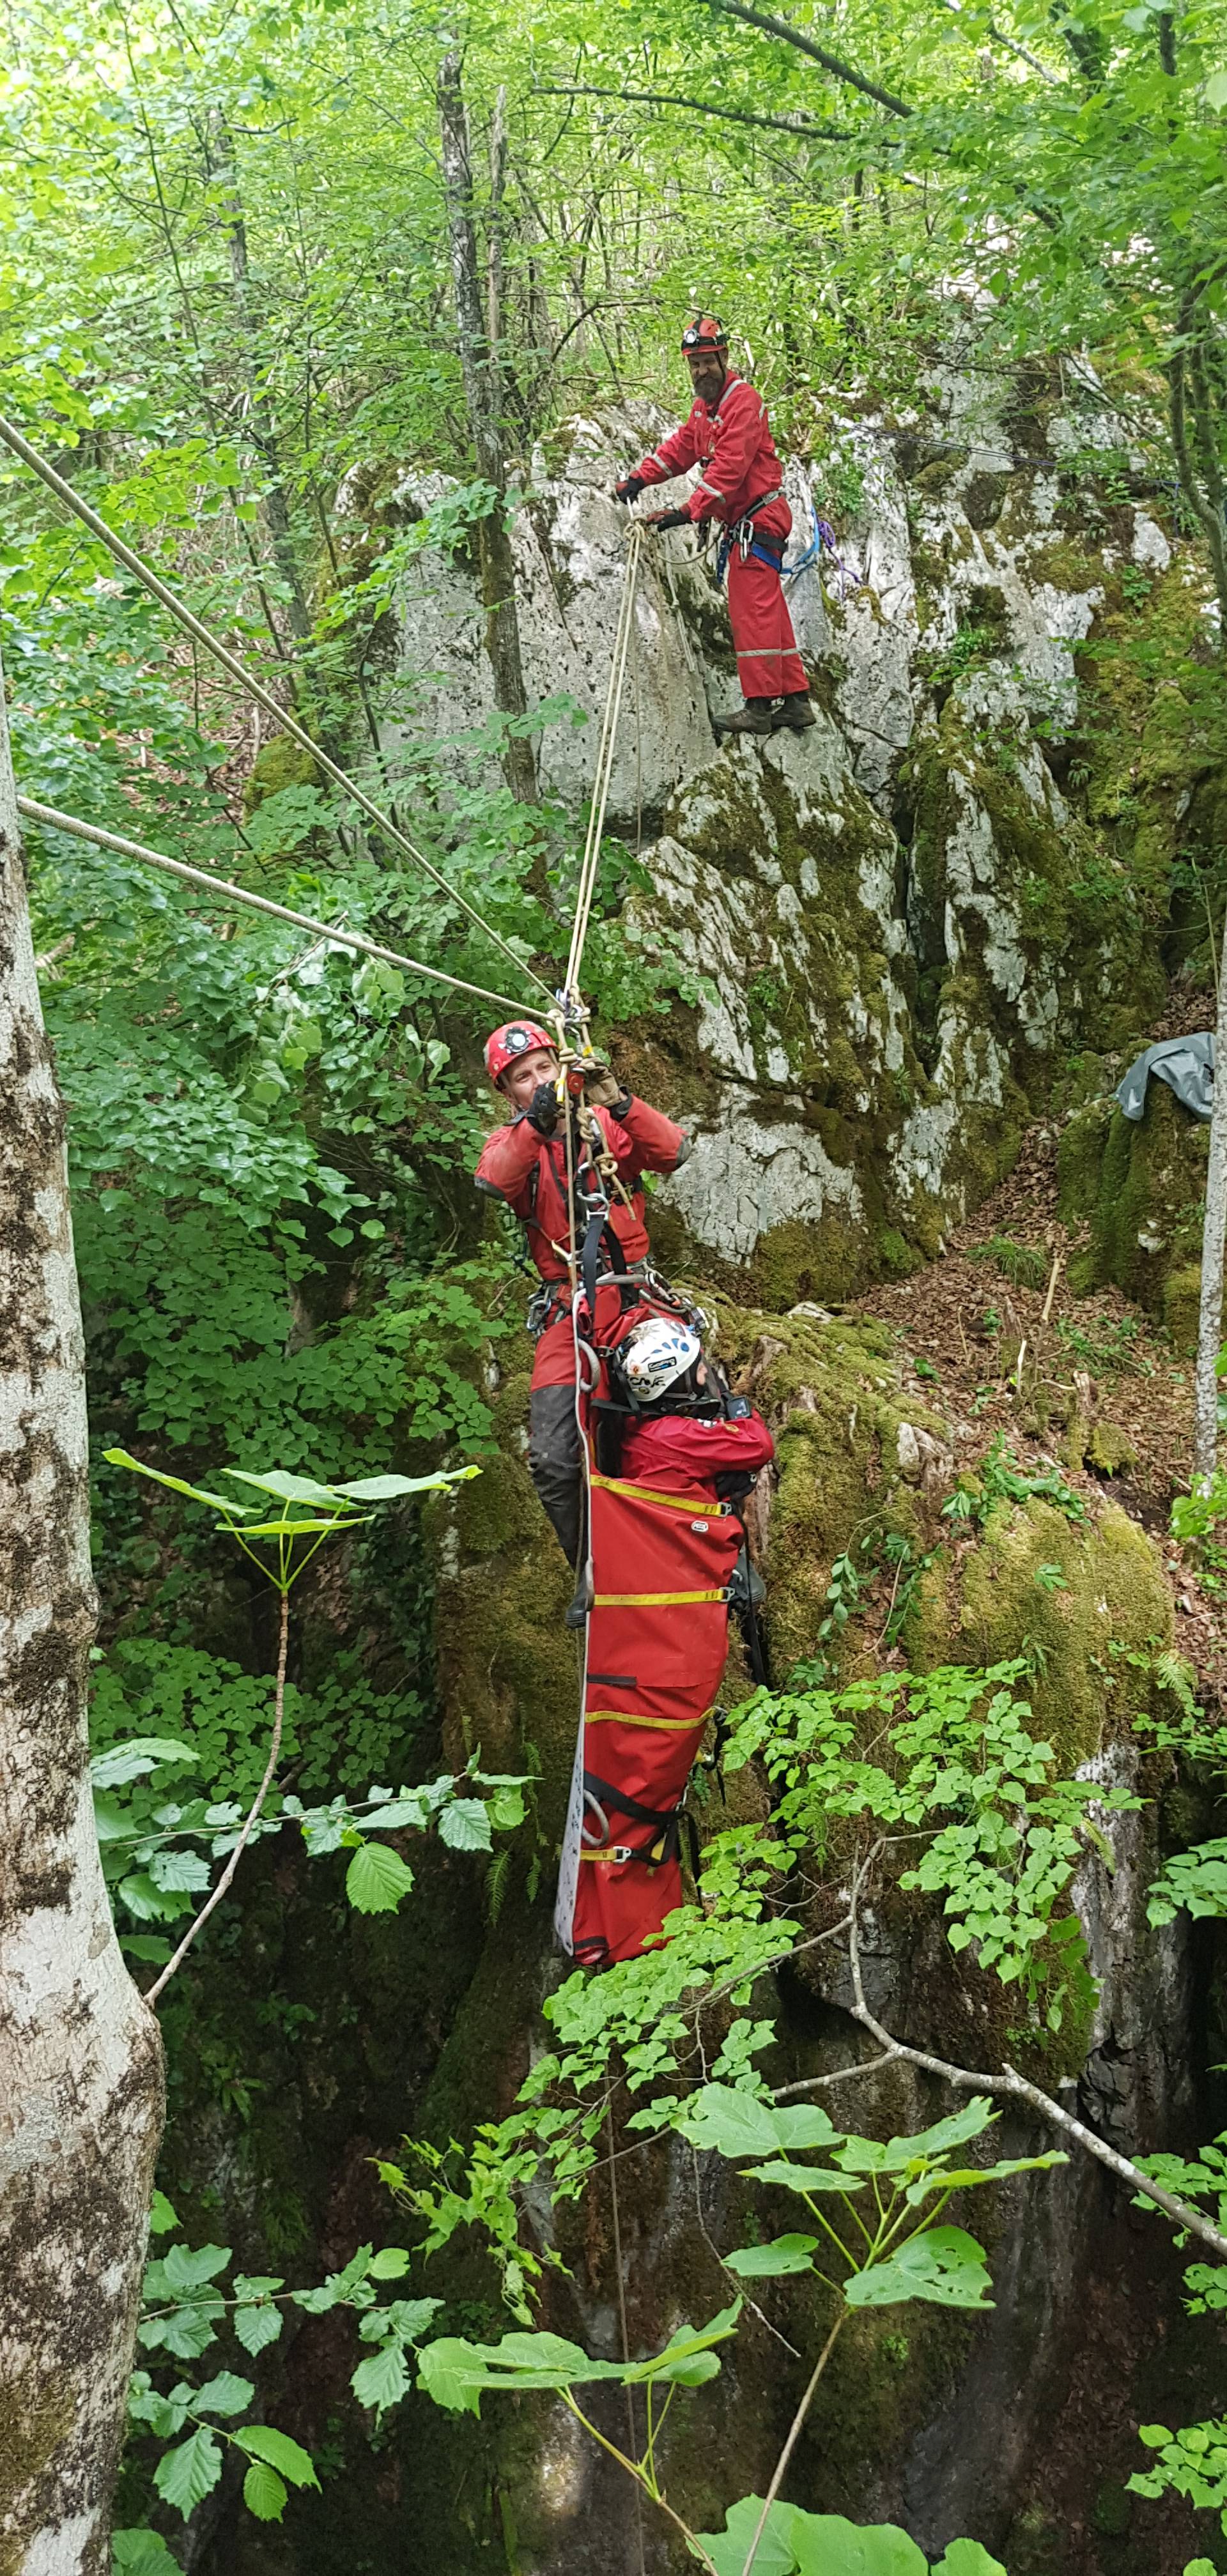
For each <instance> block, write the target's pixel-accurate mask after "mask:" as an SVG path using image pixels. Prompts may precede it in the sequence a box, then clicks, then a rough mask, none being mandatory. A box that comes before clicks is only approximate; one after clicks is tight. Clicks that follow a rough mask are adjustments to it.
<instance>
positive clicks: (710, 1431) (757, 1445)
mask: <svg viewBox="0 0 1227 2576" xmlns="http://www.w3.org/2000/svg"><path fill="white" fill-rule="evenodd" d="M774 1456H775V1442H774V1441H773V1439H772V1437H771V1434H770V1432H769V1431H768V1429H767V1425H766V1423H765V1422H764V1420H763V1417H762V1415H761V1413H747V1414H743V1415H742V1417H741V1419H740V1421H734V1422H725V1421H722V1420H716V1421H714V1422H711V1421H707V1420H704V1419H703V1418H702V1417H701V1416H697V1415H695V1414H693V1413H658V1414H645V1415H644V1417H643V1419H642V1421H639V1422H634V1423H632V1424H631V1425H630V1427H629V1429H627V1430H626V1431H624V1432H623V1435H622V1459H621V1465H620V1469H619V1480H620V1481H621V1482H622V1483H624V1484H629V1485H650V1486H651V1487H652V1490H653V1492H655V1493H662V1492H664V1493H668V1492H673V1493H678V1492H683V1491H684V1492H686V1493H688V1494H689V1493H694V1494H696V1495H699V1494H704V1492H705V1490H706V1495H708V1496H713V1497H714V1494H715V1479H716V1477H717V1476H723V1475H726V1474H727V1473H728V1471H729V1469H730V1468H731V1467H743V1468H745V1469H746V1470H747V1471H748V1472H749V1473H750V1474H754V1473H755V1472H756V1470H757V1469H758V1468H759V1467H765V1466H766V1464H767V1462H768V1459H770V1458H774ZM738 1544H739V1545H740V1541H739V1542H738Z"/></svg>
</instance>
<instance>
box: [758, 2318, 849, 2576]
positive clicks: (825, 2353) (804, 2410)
mask: <svg viewBox="0 0 1227 2576" xmlns="http://www.w3.org/2000/svg"><path fill="white" fill-rule="evenodd" d="M849 2314H850V2311H849V2310H848V2309H847V2308H841V2309H840V2312H839V2315H838V2316H837V2317H836V2319H835V2323H834V2325H833V2326H832V2328H831V2331H830V2333H829V2335H828V2336H827V2339H826V2342H825V2343H824V2345H823V2347H822V2350H821V2352H820V2353H819V2355H818V2359H817V2361H816V2362H815V2363H814V2367H813V2371H812V2373H811V2375H810V2381H809V2386H808V2387H807V2389H806V2391H805V2395H804V2397H803V2398H802V2400H801V2403H800V2405H799V2406H798V2408H797V2411H796V2414H795V2415H794V2416H793V2419H792V2422H791V2424H790V2425H789V2427H788V2438H787V2440H786V2442H785V2444H784V2448H783V2450H782V2451H781V2453H780V2456H779V2458H778V2460H777V2461H776V2464H775V2468H774V2470H773V2471H772V2476H771V2484H770V2486H769V2487H768V2489H767V2492H766V2495H765V2496H764V2498H763V2509H762V2512H761V2513H760V2515H759V2517H758V2523H757V2527H756V2529H755V2533H754V2538H753V2540H752V2541H751V2543H750V2546H749V2548H748V2550H747V2551H746V2555H745V2563H744V2565H743V2567H742V2571H741V2576H750V2570H751V2568H752V2567H753V2565H754V2561H755V2559H756V2558H757V2556H758V2544H759V2542H760V2540H761V2539H762V2536H763V2533H764V2532H765V2530H766V2528H767V2516H768V2514H769V2513H770V2511H771V2508H772V2505H773V2504H774V2503H775V2500H776V2497H777V2496H778V2494H779V2492H780V2488H781V2487H782V2485H783V2483H784V2472H785V2470H786V2468H787V2466H788V2463H789V2461H790V2459H791V2458H792V2455H793V2452H794V2451H795V2449H796V2447H797V2444H798V2442H799V2441H800V2438H801V2431H802V2427H803V2425H804V2423H805V2418H806V2416H807V2415H808V2413H809V2410H810V2405H811V2403H812V2400H813V2396H814V2392H815V2390H816V2388H817V2386H818V2382H819V2380H820V2379H821V2377H822V2374H823V2371H824V2370H825V2369H826V2366H827V2363H828V2361H829V2360H830V2358H831V2354H832V2352H833V2350H834V2347H835V2338H836V2336H837V2335H838V2334H839V2333H840V2332H841V2331H842V2329H843V2327H844V2326H846V2324H847V2322H848V2317H849Z"/></svg>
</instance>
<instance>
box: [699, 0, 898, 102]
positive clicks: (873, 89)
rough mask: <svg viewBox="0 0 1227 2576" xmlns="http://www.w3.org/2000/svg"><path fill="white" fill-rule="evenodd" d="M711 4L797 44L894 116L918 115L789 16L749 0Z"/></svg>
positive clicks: (718, 11) (726, 14)
mask: <svg viewBox="0 0 1227 2576" xmlns="http://www.w3.org/2000/svg"><path fill="white" fill-rule="evenodd" d="M711 7H712V9H713V11H714V12H715V14H716V16H717V17H720V18H740V19H742V20H743V21H744V23H745V25H746V26H747V27H757V28H758V29H759V32H760V34H762V35H764V36H778V37H779V38H780V39H781V41H782V43H784V44H786V45H795V46H796V49H797V52H798V53H799V54H808V55H809V58H810V61H811V62H815V63H821V65H822V68H823V70H824V72H830V74H831V76H832V78H833V79H834V80H839V81H844V82H846V84H847V86H848V88H849V89H856V90H859V91H860V93H861V96H862V98H872V99H876V101H877V103H878V106H879V107H888V108H889V109H890V111H891V114H892V116H914V115H915V112H916V111H915V109H914V108H912V107H909V105H908V102H907V100H906V99H905V98H896V97H895V94H894V91H893V90H889V89H881V88H879V86H878V83H877V82H876V81H871V80H867V79H866V77H865V74H864V72H858V71H857V70H855V69H854V67H853V65H852V64H851V63H845V62H844V61H843V60H842V59H841V57H840V55H838V54H829V53H828V52H827V49H826V47H825V45H816V44H815V43H814V39H813V37H812V36H804V35H802V33H801V30H800V28H799V27H794V26H792V25H791V23H790V21H789V20H788V19H787V18H773V17H770V16H769V15H768V13H767V11H766V10H765V9H750V8H747V6H746V0H711Z"/></svg>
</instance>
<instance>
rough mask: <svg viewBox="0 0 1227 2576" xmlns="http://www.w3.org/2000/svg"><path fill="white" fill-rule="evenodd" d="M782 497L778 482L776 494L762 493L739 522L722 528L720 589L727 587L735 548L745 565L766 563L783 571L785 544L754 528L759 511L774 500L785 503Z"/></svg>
mask: <svg viewBox="0 0 1227 2576" xmlns="http://www.w3.org/2000/svg"><path fill="white" fill-rule="evenodd" d="M783 498H784V486H783V484H782V483H777V485H776V487H775V490H774V492H760V494H759V496H758V499H757V501H751V503H750V506H749V508H748V509H747V510H744V511H743V512H742V515H741V517H740V518H739V519H734V520H733V521H732V523H731V524H730V525H728V526H726V527H723V528H722V529H721V531H720V535H719V538H718V540H717V543H716V588H717V590H722V589H723V587H724V576H725V574H726V572H727V571H728V567H729V557H730V555H731V554H732V551H733V548H734V546H736V548H737V551H738V553H739V555H740V556H741V560H742V562H743V563H747V562H750V561H753V562H754V563H765V564H770V566H771V568H772V571H773V572H778V571H779V570H780V567H781V565H782V563H783V561H784V547H783V544H782V542H781V543H779V544H777V543H776V541H775V539H774V538H773V537H768V536H765V535H764V534H763V533H762V531H761V530H760V529H758V528H756V527H755V525H754V522H755V519H756V517H757V516H758V513H759V511H760V510H766V509H768V508H769V507H770V505H771V503H772V502H773V501H782V500H783Z"/></svg>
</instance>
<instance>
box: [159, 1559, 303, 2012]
mask: <svg viewBox="0 0 1227 2576" xmlns="http://www.w3.org/2000/svg"><path fill="white" fill-rule="evenodd" d="M289 1642H290V1596H289V1593H288V1591H287V1592H283V1593H282V1595H281V1628H280V1633H279V1635H278V1639H277V1687H276V1694H275V1698H274V1702H273V1707H274V1716H273V1740H272V1743H271V1744H270V1746H269V1749H268V1761H267V1763H266V1764H265V1767H264V1778H263V1779H262V1781H261V1782H260V1786H259V1788H258V1789H257V1791H256V1794H255V1797H254V1798H253V1800H252V1803H251V1806H250V1807H249V1809H248V1811H247V1820H246V1823H245V1824H244V1826H243V1830H242V1833H241V1834H240V1835H239V1838H238V1841H237V1842H236V1844H235V1846H234V1850H233V1851H232V1852H231V1854H230V1858H229V1860H228V1861H227V1863H226V1866H225V1868H224V1870H223V1871H222V1874H221V1877H220V1878H219V1880H218V1882H217V1885H216V1887H215V1888H214V1890H213V1893H212V1895H211V1896H209V1897H207V1898H206V1899H205V1902H204V1904H203V1905H202V1906H201V1909H200V1912H199V1914H196V1915H194V1916H193V1918H192V1921H191V1922H190V1923H189V1925H188V1928H187V1930H186V1932H185V1933H184V1935H183V1939H182V1940H181V1942H180V1944H179V1947H178V1949H177V1950H176V1952H175V1955H174V1957H173V1959H168V1960H167V1963H166V1966H165V1967H164V1968H163V1970H162V1974H161V1976H160V1977H155V1978H154V1981H153V1984H152V1985H151V1986H150V1988H149V1990H148V1993H147V1994H146V1996H145V2001H146V2003H147V2004H156V2002H157V2000H158V1996H159V1995H160V1994H161V1992H162V1988H163V1986H165V1985H167V1984H169V1981H170V1979H171V1978H172V1977H173V1975H174V1973H175V1970H176V1968H177V1967H179V1966H180V1965H181V1963H182V1961H183V1960H184V1959H185V1958H186V1956H187V1953H188V1951H189V1950H190V1949H191V1946H192V1943H193V1941H194V1940H195V1938H196V1935H197V1933H198V1932H202V1931H203V1929H204V1927H205V1924H206V1923H207V1922H208V1920H209V1916H210V1915H211V1913H212V1912H213V1909H214V1907H215V1906H217V1905H220V1904H221V1901H222V1898H223V1896H224V1895H225V1893H226V1890H227V1888H228V1887H229V1885H230V1881H231V1879H232V1878H233V1876H234V1873H235V1871H236V1869H237V1868H238V1865H239V1862H240V1860H241V1859H242V1856H243V1851H244V1848H245V1845H246V1843H247V1839H248V1836H249V1834H250V1833H251V1830H252V1827H253V1825H254V1824H255V1821H256V1818H257V1816H258V1815H259V1813H260V1809H261V1807H262V1806H263V1804H264V1801H265V1799H266V1798H267V1796H268V1793H269V1789H270V1788H271V1786H272V1778H273V1773H274V1771H275V1770H276V1768H277V1756H278V1754H279V1753H280V1751H281V1729H282V1725H283V1723H284V1719H285V1666H286V1654H287V1651H288V1647H289Z"/></svg>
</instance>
